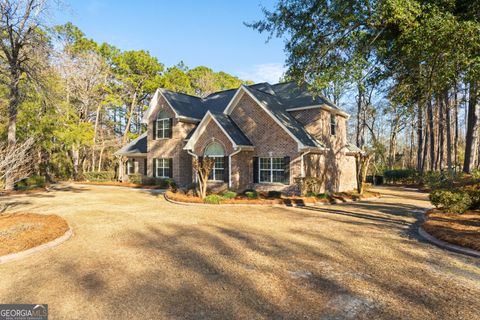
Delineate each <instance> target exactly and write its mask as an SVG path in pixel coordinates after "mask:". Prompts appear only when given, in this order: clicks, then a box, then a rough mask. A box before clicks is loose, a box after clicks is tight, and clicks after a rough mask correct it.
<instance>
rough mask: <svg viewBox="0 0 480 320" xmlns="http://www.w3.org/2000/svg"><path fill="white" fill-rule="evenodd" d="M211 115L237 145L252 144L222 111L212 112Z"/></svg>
mask: <svg viewBox="0 0 480 320" xmlns="http://www.w3.org/2000/svg"><path fill="white" fill-rule="evenodd" d="M212 116H213V117H214V118H215V120H217V122H218V123H219V124H220V126H222V128H223V129H224V130H225V132H226V133H227V134H228V135H229V136H230V138H232V140H233V141H234V142H235V143H236V144H237V145H239V146H253V144H252V143H251V142H250V140H249V139H248V138H247V137H246V136H245V134H244V133H243V132H242V130H240V128H239V127H238V126H237V125H236V124H235V122H233V120H232V119H231V118H230V117H229V116H227V115H226V114H224V113H212Z"/></svg>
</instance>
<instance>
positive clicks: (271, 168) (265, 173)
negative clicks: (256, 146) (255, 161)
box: [259, 158, 285, 183]
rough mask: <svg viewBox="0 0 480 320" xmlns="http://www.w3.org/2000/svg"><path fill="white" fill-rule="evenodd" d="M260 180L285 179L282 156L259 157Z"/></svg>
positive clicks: (275, 180)
mask: <svg viewBox="0 0 480 320" xmlns="http://www.w3.org/2000/svg"><path fill="white" fill-rule="evenodd" d="M259 160H260V163H259V170H260V182H270V183H273V182H281V183H283V182H284V181H285V166H284V165H285V164H284V158H259Z"/></svg>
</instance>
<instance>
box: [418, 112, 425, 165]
mask: <svg viewBox="0 0 480 320" xmlns="http://www.w3.org/2000/svg"><path fill="white" fill-rule="evenodd" d="M422 148H423V107H422V104H421V103H418V104H417V170H418V171H419V172H421V173H423V168H424V167H423V152H422V151H423V149H422Z"/></svg>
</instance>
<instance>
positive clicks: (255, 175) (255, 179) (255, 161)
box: [253, 157, 259, 183]
mask: <svg viewBox="0 0 480 320" xmlns="http://www.w3.org/2000/svg"><path fill="white" fill-rule="evenodd" d="M258 169H259V168H258V157H253V183H258Z"/></svg>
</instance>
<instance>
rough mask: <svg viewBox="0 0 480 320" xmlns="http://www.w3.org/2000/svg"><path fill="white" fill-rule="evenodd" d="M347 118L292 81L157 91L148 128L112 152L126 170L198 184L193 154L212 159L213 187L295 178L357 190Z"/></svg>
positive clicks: (290, 185) (281, 185) (281, 184)
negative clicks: (199, 93)
mask: <svg viewBox="0 0 480 320" xmlns="http://www.w3.org/2000/svg"><path fill="white" fill-rule="evenodd" d="M348 117H349V115H348V114H347V113H346V112H344V111H342V110H340V109H339V108H338V107H337V106H335V105H334V104H332V103H331V102H330V101H328V100H326V99H325V98H323V97H321V96H314V95H312V94H311V93H309V92H308V91H307V90H306V88H304V87H299V86H298V85H297V84H296V83H294V82H287V83H278V84H274V85H270V84H268V83H259V84H255V85H251V86H244V85H242V86H240V87H239V88H238V89H232V90H226V91H221V92H216V93H212V94H210V95H209V96H207V97H205V98H199V97H195V96H190V95H186V94H182V93H176V92H172V91H168V90H165V89H158V90H157V91H156V92H155V95H154V96H153V98H152V100H151V102H150V106H149V108H148V110H147V111H146V113H145V115H144V118H143V122H144V123H145V124H146V125H147V131H146V132H145V133H144V134H142V135H141V136H139V137H138V138H137V139H135V140H134V141H132V142H131V143H129V144H128V145H126V146H125V147H123V148H122V149H120V150H119V151H117V153H116V154H117V155H122V156H125V157H127V158H128V161H127V165H126V172H127V173H128V174H131V173H141V174H143V175H145V176H148V177H157V178H173V179H174V180H175V181H176V182H177V183H178V184H179V185H188V184H190V183H192V182H194V181H195V179H196V177H195V173H194V171H193V169H192V159H193V157H205V156H209V157H214V158H215V166H214V169H213V170H212V173H211V174H210V178H211V183H212V184H218V185H223V186H224V187H228V188H230V189H234V190H243V189H246V188H256V189H264V190H285V189H291V190H294V189H295V183H294V178H296V177H305V176H313V177H317V178H320V179H321V180H322V182H323V184H324V189H325V190H328V191H344V190H352V189H354V188H355V187H356V175H355V155H356V154H357V153H358V152H360V150H359V149H357V148H356V147H354V146H353V145H351V144H349V143H348V142H347V132H346V123H347V119H348Z"/></svg>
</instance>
